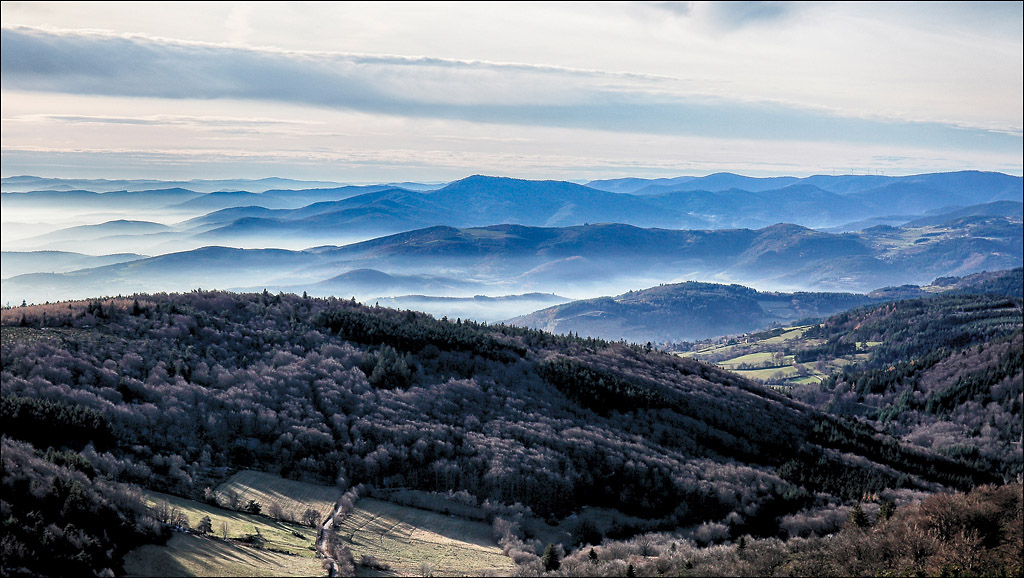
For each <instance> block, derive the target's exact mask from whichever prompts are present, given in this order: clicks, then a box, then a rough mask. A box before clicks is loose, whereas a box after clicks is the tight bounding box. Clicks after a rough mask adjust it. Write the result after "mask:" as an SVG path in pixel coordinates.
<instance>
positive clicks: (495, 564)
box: [337, 498, 515, 576]
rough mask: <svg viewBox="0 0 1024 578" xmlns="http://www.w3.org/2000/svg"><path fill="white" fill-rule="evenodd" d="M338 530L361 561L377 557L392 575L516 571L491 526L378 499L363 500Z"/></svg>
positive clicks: (445, 574) (452, 574) (456, 574)
mask: <svg viewBox="0 0 1024 578" xmlns="http://www.w3.org/2000/svg"><path fill="white" fill-rule="evenodd" d="M337 531H338V533H339V534H340V535H341V537H342V539H343V540H344V541H345V543H346V544H347V545H348V547H349V548H350V549H351V550H352V555H353V556H354V557H355V559H356V561H357V562H358V561H359V559H360V557H361V556H363V555H369V556H373V557H375V558H376V559H377V560H378V561H380V562H382V563H384V564H387V565H388V566H390V568H391V573H392V574H393V575H399V576H410V575H419V574H420V572H421V570H422V568H423V565H424V564H428V565H430V566H431V568H432V569H433V571H434V572H435V573H436V574H440V575H444V576H469V575H472V576H478V575H480V574H481V573H483V572H486V571H490V572H496V573H498V574H508V573H510V572H511V571H512V570H513V569H514V568H515V565H514V564H513V562H512V560H511V559H510V558H508V557H507V556H505V555H504V554H502V551H501V549H500V548H498V546H497V545H496V544H495V542H494V540H493V539H492V537H491V526H490V525H488V524H485V523H483V522H473V521H469V520H465V519H461V518H454V517H451V516H445V515H442V514H438V513H436V512H429V511H426V510H419V509H416V508H410V507H407V506H400V505H397V504H392V503H389V502H382V501H380V500H374V499H369V498H367V499H362V500H359V502H358V503H357V504H356V509H355V511H354V512H353V513H352V514H351V515H350V516H348V517H347V518H345V521H344V522H343V523H342V524H341V526H340V527H339V528H338V530H337ZM365 570H367V569H365V568H360V571H365ZM366 575H369V574H366ZM375 575H378V574H375Z"/></svg>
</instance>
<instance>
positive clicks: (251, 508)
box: [245, 500, 263, 514]
mask: <svg viewBox="0 0 1024 578" xmlns="http://www.w3.org/2000/svg"><path fill="white" fill-rule="evenodd" d="M245 511H246V512H249V513H250V514H259V513H260V512H262V511H263V506H261V505H260V503H259V502H257V501H256V500H249V503H248V504H246V505H245Z"/></svg>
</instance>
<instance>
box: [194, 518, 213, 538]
mask: <svg viewBox="0 0 1024 578" xmlns="http://www.w3.org/2000/svg"><path fill="white" fill-rule="evenodd" d="M196 531H197V532H199V533H200V534H209V533H210V532H213V520H211V519H210V517H209V516H203V519H201V520H199V525H198V526H196Z"/></svg>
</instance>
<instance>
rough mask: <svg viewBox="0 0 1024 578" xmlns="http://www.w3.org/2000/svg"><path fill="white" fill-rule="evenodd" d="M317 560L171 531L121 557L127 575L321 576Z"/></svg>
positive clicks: (320, 568)
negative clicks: (166, 536)
mask: <svg viewBox="0 0 1024 578" xmlns="http://www.w3.org/2000/svg"><path fill="white" fill-rule="evenodd" d="M320 564H321V562H320V560H317V559H315V558H306V557H300V556H289V555H287V554H281V553H279V552H270V551H267V550H258V549H256V548H251V547H249V546H243V545H241V544H237V543H234V542H232V541H229V540H222V539H219V538H210V537H202V536H196V535H193V534H184V533H175V534H174V535H173V536H171V539H170V540H169V541H168V542H167V545H166V546H153V545H150V546H143V547H141V548H137V549H135V550H133V551H131V552H129V553H128V555H127V556H126V557H125V560H124V568H125V572H126V574H127V575H128V576H322V575H324V574H325V572H324V570H323V568H322V567H321V565H320Z"/></svg>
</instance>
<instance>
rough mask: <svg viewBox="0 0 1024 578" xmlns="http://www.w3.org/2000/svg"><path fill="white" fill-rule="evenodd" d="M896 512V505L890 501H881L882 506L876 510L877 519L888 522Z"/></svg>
mask: <svg viewBox="0 0 1024 578" xmlns="http://www.w3.org/2000/svg"><path fill="white" fill-rule="evenodd" d="M895 512H896V503H895V502H893V501H892V500H882V505H881V506H880V507H879V508H878V519H879V520H888V519H889V518H891V517H892V515H893V514H894V513H895Z"/></svg>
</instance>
